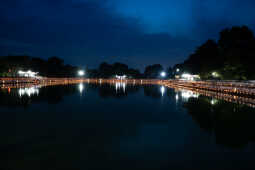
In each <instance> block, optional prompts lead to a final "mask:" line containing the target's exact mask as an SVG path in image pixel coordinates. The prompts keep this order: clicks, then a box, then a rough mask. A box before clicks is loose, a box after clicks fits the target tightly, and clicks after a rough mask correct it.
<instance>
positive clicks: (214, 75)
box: [212, 72, 220, 77]
mask: <svg viewBox="0 0 255 170" xmlns="http://www.w3.org/2000/svg"><path fill="white" fill-rule="evenodd" d="M212 76H213V77H219V76H220V75H219V73H217V72H213V73H212Z"/></svg>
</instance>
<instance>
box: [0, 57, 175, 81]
mask: <svg viewBox="0 0 255 170" xmlns="http://www.w3.org/2000/svg"><path fill="white" fill-rule="evenodd" d="M80 69H84V68H79V67H77V66H72V65H66V64H64V60H62V59H61V58H59V57H50V58H49V59H48V60H44V59H41V58H36V57H29V56H6V57H0V77H17V76H18V71H19V70H23V71H27V70H32V71H34V72H39V75H40V76H43V77H77V76H78V75H77V72H78V71H79V70H80ZM168 70H169V71H171V69H168ZM162 71H164V69H163V67H162V66H161V65H160V64H154V65H150V66H147V67H146V68H145V72H144V73H141V72H140V71H139V70H138V69H133V68H130V67H128V65H126V64H123V63H118V62H117V63H114V64H108V63H106V62H103V63H101V64H100V65H99V67H98V68H97V69H85V72H86V75H85V77H88V78H113V77H115V76H116V75H119V76H123V75H126V76H127V77H129V78H159V77H160V73H161V72H162ZM167 75H171V73H169V74H167Z"/></svg>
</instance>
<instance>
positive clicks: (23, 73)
mask: <svg viewBox="0 0 255 170" xmlns="http://www.w3.org/2000/svg"><path fill="white" fill-rule="evenodd" d="M18 74H19V76H20V77H31V78H36V77H37V75H38V72H33V71H31V70H28V71H19V72H18Z"/></svg>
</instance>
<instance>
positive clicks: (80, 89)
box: [79, 83, 84, 93]
mask: <svg viewBox="0 0 255 170" xmlns="http://www.w3.org/2000/svg"><path fill="white" fill-rule="evenodd" d="M83 90H84V85H83V84H82V83H81V84H79V91H80V93H82V92H83Z"/></svg>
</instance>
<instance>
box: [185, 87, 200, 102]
mask: <svg viewBox="0 0 255 170" xmlns="http://www.w3.org/2000/svg"><path fill="white" fill-rule="evenodd" d="M181 96H182V98H183V99H184V100H186V101H187V100H188V99H189V98H198V97H199V94H196V93H194V92H192V91H188V90H183V91H182V92H181Z"/></svg>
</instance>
